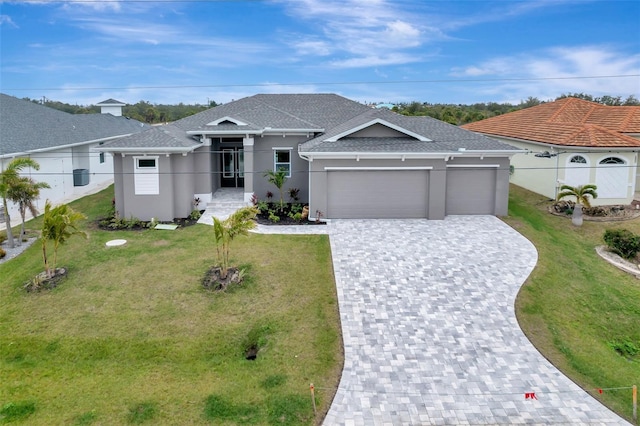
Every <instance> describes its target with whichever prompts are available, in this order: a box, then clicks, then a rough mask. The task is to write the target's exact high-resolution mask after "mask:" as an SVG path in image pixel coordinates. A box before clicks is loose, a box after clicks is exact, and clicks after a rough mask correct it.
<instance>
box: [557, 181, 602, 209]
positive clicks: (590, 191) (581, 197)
mask: <svg viewBox="0 0 640 426" xmlns="http://www.w3.org/2000/svg"><path fill="white" fill-rule="evenodd" d="M597 189H598V187H597V186H596V185H592V184H588V185H578V186H571V185H562V186H561V187H560V191H561V192H560V193H559V194H558V200H561V199H562V198H564V197H576V204H582V205H584V206H585V207H591V203H590V202H589V197H592V198H593V199H596V198H598V193H597V192H596V190H597Z"/></svg>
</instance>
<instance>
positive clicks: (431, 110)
mask: <svg viewBox="0 0 640 426" xmlns="http://www.w3.org/2000/svg"><path fill="white" fill-rule="evenodd" d="M536 102H537V103H536ZM539 103H540V101H539V100H537V98H531V97H529V99H528V100H527V101H523V102H522V103H520V104H519V105H512V104H508V103H502V104H499V103H497V102H489V103H475V104H471V105H462V104H431V103H428V102H424V103H420V102H410V103H400V104H397V105H396V106H395V107H393V111H395V112H397V113H400V114H403V115H413V116H427V117H433V118H435V119H437V120H442V121H445V122H447V123H449V124H454V125H462V124H467V123H472V122H474V121H480V120H484V119H485V118H489V117H493V116H496V115H501V114H505V113H507V112H511V111H516V110H518V109H522V108H527V107H529V106H534V105H537V104H539Z"/></svg>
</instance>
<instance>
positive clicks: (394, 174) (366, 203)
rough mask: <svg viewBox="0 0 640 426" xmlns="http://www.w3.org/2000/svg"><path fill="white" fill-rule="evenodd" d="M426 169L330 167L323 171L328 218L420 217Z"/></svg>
mask: <svg viewBox="0 0 640 426" xmlns="http://www.w3.org/2000/svg"><path fill="white" fill-rule="evenodd" d="M428 187H429V173H428V171H426V170H411V171H403V170H375V171H374V170H367V171H352V170H349V171H331V172H328V173H327V188H328V195H327V210H328V211H327V215H328V217H330V218H342V219H355V218H368V219H376V218H424V217H426V216H427V198H428V197H427V196H428Z"/></svg>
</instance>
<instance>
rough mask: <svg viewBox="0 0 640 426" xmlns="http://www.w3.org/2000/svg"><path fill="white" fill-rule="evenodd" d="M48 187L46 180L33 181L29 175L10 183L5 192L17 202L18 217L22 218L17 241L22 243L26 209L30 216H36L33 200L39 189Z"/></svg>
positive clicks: (36, 210) (38, 193)
mask: <svg viewBox="0 0 640 426" xmlns="http://www.w3.org/2000/svg"><path fill="white" fill-rule="evenodd" d="M42 188H50V186H49V184H48V183H46V182H34V181H33V179H31V178H30V177H26V176H25V177H20V178H19V179H18V180H17V181H16V182H15V184H14V185H11V187H10V188H9V191H8V193H7V196H8V198H9V199H10V200H11V201H13V202H14V203H16V204H18V209H19V211H20V217H21V218H22V226H21V228H20V237H19V238H18V243H19V244H20V245H22V237H23V236H24V223H25V221H26V216H27V210H28V211H29V212H30V213H31V216H33V217H36V216H38V209H37V208H36V205H35V201H36V200H37V199H38V198H39V197H40V189H42Z"/></svg>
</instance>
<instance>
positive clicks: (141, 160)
mask: <svg viewBox="0 0 640 426" xmlns="http://www.w3.org/2000/svg"><path fill="white" fill-rule="evenodd" d="M133 161H134V162H135V170H134V171H133V180H134V188H135V194H136V195H158V194H160V174H159V170H158V157H134V158H133Z"/></svg>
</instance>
